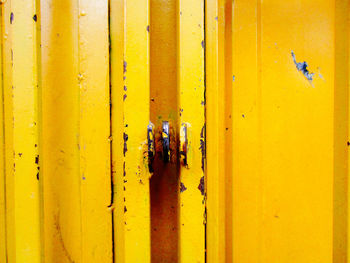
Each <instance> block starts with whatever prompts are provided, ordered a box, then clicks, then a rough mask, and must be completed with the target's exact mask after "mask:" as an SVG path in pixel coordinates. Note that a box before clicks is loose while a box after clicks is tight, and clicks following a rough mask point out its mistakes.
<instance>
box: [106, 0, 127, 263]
mask: <svg viewBox="0 0 350 263" xmlns="http://www.w3.org/2000/svg"><path fill="white" fill-rule="evenodd" d="M110 40H111V44H110V45H111V52H110V65H111V67H110V72H111V75H110V77H111V82H110V83H111V92H110V94H111V98H110V100H111V135H112V137H111V138H112V162H111V164H112V165H111V174H112V180H113V206H112V209H113V222H114V231H113V234H114V260H115V262H126V261H125V223H124V154H123V150H124V138H123V137H124V136H123V134H124V122H123V121H121V120H123V116H124V105H123V97H124V92H125V91H124V88H122V87H124V79H123V78H124V1H123V0H112V1H110Z"/></svg>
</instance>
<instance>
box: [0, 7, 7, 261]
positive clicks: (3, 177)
mask: <svg viewBox="0 0 350 263" xmlns="http://www.w3.org/2000/svg"><path fill="white" fill-rule="evenodd" d="M0 12H1V15H0V19H1V21H0V22H1V24H0V25H1V28H0V32H1V33H0V45H1V53H0V59H1V105H0V107H1V115H2V116H1V122H2V123H1V125H2V126H1V133H2V140H1V144H2V147H1V151H2V158H1V160H0V162H2V165H3V169H2V171H1V178H0V180H2V183H3V189H1V190H0V193H1V194H2V196H0V198H1V199H3V200H1V201H3V202H4V204H3V207H1V209H2V210H1V216H2V217H3V219H2V220H3V223H4V225H3V226H0V227H1V228H2V229H3V230H4V233H2V234H1V235H3V238H4V239H1V240H2V241H3V244H2V245H3V246H4V257H5V260H6V262H7V242H6V236H7V226H6V225H7V220H6V165H5V164H6V158H5V149H6V148H5V142H6V139H5V97H4V96H5V94H4V87H5V83H4V66H5V63H4V56H3V53H4V44H3V37H4V8H3V4H0ZM0 256H1V255H0ZM0 259H2V258H0Z"/></svg>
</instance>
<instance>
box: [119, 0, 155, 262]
mask: <svg viewBox="0 0 350 263" xmlns="http://www.w3.org/2000/svg"><path fill="white" fill-rule="evenodd" d="M124 5H125V6H124V10H125V13H124V25H125V27H124V45H123V46H124V59H123V75H124V76H123V78H124V85H123V107H124V109H123V113H124V116H123V126H124V127H123V140H124V141H123V156H124V160H123V164H122V165H123V169H124V170H123V173H122V174H119V175H116V176H122V177H123V191H124V199H123V204H124V206H123V211H119V213H121V214H119V215H118V214H117V217H118V216H119V217H122V218H123V221H124V222H123V223H124V226H123V228H124V252H123V253H124V260H125V262H150V261H151V237H150V224H151V223H150V194H149V192H150V191H149V178H150V173H149V170H148V155H147V126H148V124H149V119H150V110H149V100H150V84H149V83H150V76H149V72H150V69H149V32H148V27H149V2H148V0H142V1H135V0H127V1H125V2H124ZM136 6H137V8H135V7H136ZM136 18H137V19H136ZM118 88H119V89H120V88H122V86H120V87H114V88H113V90H116V89H118ZM113 90H112V94H114V93H113ZM115 94H116V95H119V94H120V92H115ZM119 121H121V120H119ZM119 165H120V164H119ZM117 212H118V211H117ZM116 231H118V226H117V229H116Z"/></svg>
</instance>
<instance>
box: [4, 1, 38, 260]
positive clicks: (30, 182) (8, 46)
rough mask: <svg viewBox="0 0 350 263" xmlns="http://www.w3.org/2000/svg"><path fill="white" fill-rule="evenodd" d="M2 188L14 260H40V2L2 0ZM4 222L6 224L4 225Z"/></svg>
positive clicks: (8, 255) (6, 244)
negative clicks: (38, 15)
mask: <svg viewBox="0 0 350 263" xmlns="http://www.w3.org/2000/svg"><path fill="white" fill-rule="evenodd" d="M1 11H2V15H3V17H2V48H3V54H2V57H1V59H2V73H3V74H2V96H3V97H2V107H3V108H2V110H3V112H2V117H3V118H4V119H3V124H4V127H3V129H2V136H1V138H2V142H3V143H4V144H3V148H2V150H3V152H2V161H5V166H4V167H3V169H2V173H1V174H2V176H1V178H2V179H1V180H2V184H1V185H2V191H3V193H4V194H5V195H4V197H5V200H4V201H5V203H4V205H5V207H4V210H5V214H4V215H6V218H4V219H5V220H4V221H1V223H2V224H5V228H6V229H5V232H2V235H3V234H4V235H6V242H4V243H3V242H2V246H4V247H3V248H5V249H6V252H3V250H2V249H1V250H2V253H4V254H2V255H1V256H4V257H5V258H7V260H8V261H9V262H15V261H16V262H24V261H25V260H27V259H29V260H30V262H40V255H41V246H40V209H39V207H40V196H39V180H38V176H37V174H38V165H37V164H36V157H37V156H38V147H37V146H38V145H37V144H38V128H37V127H38V126H37V123H38V121H37V119H38V108H37V106H36V105H37V104H36V102H37V96H38V86H37V84H38V78H37V37H36V34H37V30H36V22H35V21H34V20H33V16H34V14H35V11H36V3H35V1H15V0H13V1H7V2H6V3H2V6H1ZM2 226H3V225H2Z"/></svg>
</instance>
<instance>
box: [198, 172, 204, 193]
mask: <svg viewBox="0 0 350 263" xmlns="http://www.w3.org/2000/svg"><path fill="white" fill-rule="evenodd" d="M198 190H199V191H201V194H202V195H203V196H204V194H205V187H204V176H202V177H201V180H200V181H199V185H198Z"/></svg>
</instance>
